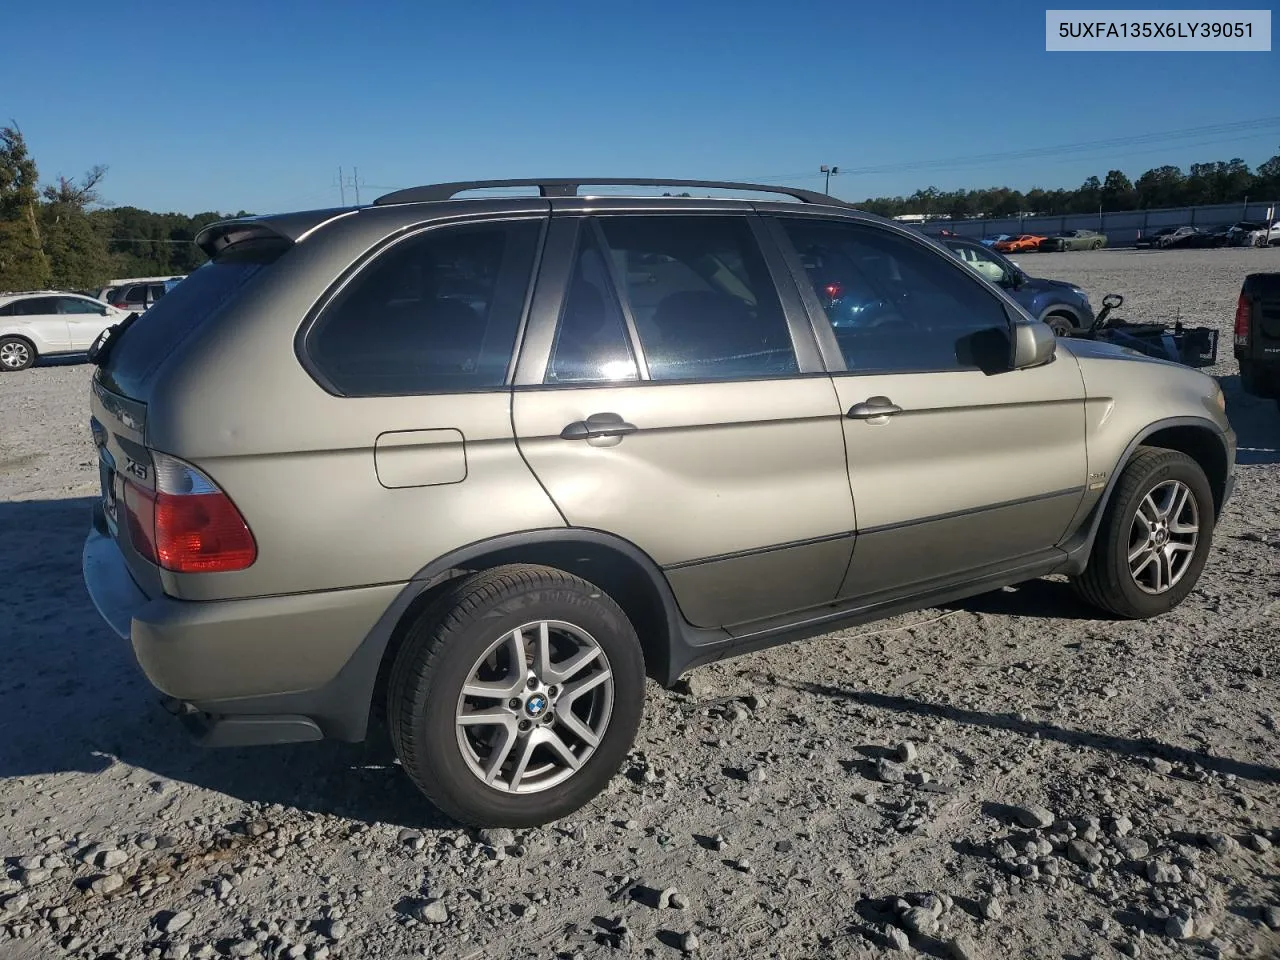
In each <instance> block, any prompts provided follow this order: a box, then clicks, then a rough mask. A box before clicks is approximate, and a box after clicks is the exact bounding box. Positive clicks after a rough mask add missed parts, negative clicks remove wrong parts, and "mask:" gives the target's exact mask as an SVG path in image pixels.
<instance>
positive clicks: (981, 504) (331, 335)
mask: <svg viewBox="0 0 1280 960" xmlns="http://www.w3.org/2000/svg"><path fill="white" fill-rule="evenodd" d="M599 182H600V181H598V180H586V181H579V180H568V179H564V180H550V181H542V182H541V183H539V184H537V186H538V190H539V193H540V196H534V197H504V198H500V199H499V198H488V199H459V194H460V193H462V192H463V191H470V190H473V189H474V188H476V187H478V186H489V187H492V186H513V185H515V186H521V185H525V186H527V185H528V181H515V182H505V183H502V182H486V183H483V184H475V183H470V184H438V185H433V186H426V187H420V188H414V189H409V190H405V191H400V192H397V193H393V194H390V195H388V196H385V197H381V198H379V199H378V200H377V201H376V202H375V203H373V204H372V205H369V206H365V207H361V208H359V209H355V210H352V209H338V210H315V211H310V212H302V213H294V214H285V215H280V216H270V217H255V218H246V219H237V220H230V221H226V222H222V223H218V224H215V225H212V226H209V227H207V228H206V229H205V230H203V231H202V232H201V233H200V234H199V237H198V242H199V244H200V245H201V248H202V249H203V250H204V251H205V252H206V253H208V254H209V255H210V257H211V260H210V261H209V262H208V263H206V264H205V265H203V266H201V267H200V268H198V269H197V270H195V271H194V272H193V273H192V274H191V275H190V276H189V277H188V278H187V279H186V280H184V281H183V282H182V283H180V284H178V286H176V287H175V288H174V289H173V290H172V291H171V292H170V293H168V294H167V295H166V296H165V297H164V299H163V300H161V301H160V302H159V303H158V304H156V306H155V307H153V308H152V309H151V310H150V311H148V312H147V313H145V314H142V315H136V314H135V315H131V316H130V317H129V318H128V319H127V320H126V321H123V322H122V323H121V324H120V325H119V326H117V327H115V328H113V329H114V332H113V333H110V334H108V335H107V337H106V338H105V339H104V340H102V341H99V342H98V343H97V344H96V346H95V349H94V351H93V357H92V359H93V360H94V362H95V363H97V364H98V367H99V369H98V370H97V371H96V372H95V375H94V379H93V383H92V388H91V389H92V394H91V396H90V398H89V408H90V410H91V417H92V419H91V421H90V429H91V430H92V433H93V437H94V440H95V442H96V445H97V448H98V451H99V458H100V468H99V469H100V475H101V485H102V496H101V500H100V501H99V503H98V505H97V509H96V510H95V513H94V518H93V529H92V531H91V532H90V534H89V536H88V538H87V540H86V543H85V548H84V559H83V567H84V578H85V581H86V583H87V585H88V588H89V593H90V595H91V596H92V597H93V600H94V602H95V604H97V607H98V610H99V611H100V612H101V614H102V616H103V618H104V619H105V620H106V621H107V622H108V623H109V624H110V625H111V626H112V628H113V629H114V630H115V631H116V632H117V633H118V634H119V635H120V636H121V637H124V638H128V639H130V640H131V642H132V644H133V650H134V653H135V655H136V656H137V658H138V661H139V663H140V664H141V666H142V670H143V672H144V673H145V674H146V675H147V677H148V678H149V679H150V680H151V682H152V683H153V684H154V685H155V686H156V687H158V688H159V689H160V690H161V691H162V692H163V693H164V694H166V695H167V696H168V697H170V698H171V699H170V701H169V702H170V705H171V706H172V707H173V709H174V710H175V711H176V712H177V713H178V714H179V715H181V716H182V717H184V718H185V719H186V720H187V721H189V722H190V724H191V726H192V728H193V729H195V730H196V731H198V732H199V734H200V736H201V737H202V738H204V740H205V742H207V743H211V744H250V743H267V742H282V741H298V740H316V739H319V738H321V737H334V738H339V739H345V740H360V739H363V738H364V737H365V736H366V734H367V731H368V730H369V729H370V720H371V714H372V715H376V716H379V717H381V718H385V721H386V725H387V727H388V728H389V732H390V739H391V742H392V743H393V745H394V747H395V750H396V753H397V755H398V757H399V759H400V761H401V763H402V764H403V767H404V770H405V771H406V773H407V774H408V775H409V776H410V777H411V778H412V779H413V781H414V782H415V783H416V784H417V785H418V786H419V787H420V788H421V789H422V791H423V792H424V793H426V794H427V795H428V796H429V797H430V798H431V799H432V800H433V801H434V802H435V803H436V804H437V806H439V807H440V808H441V809H442V810H444V811H445V812H446V813H448V814H450V815H451V816H453V817H455V818H457V819H459V820H463V821H466V822H468V823H476V824H488V825H499V824H501V825H507V826H514V825H530V824H537V823H546V822H548V821H550V820H554V819H557V818H558V817H562V816H564V815H566V814H568V813H569V812H571V811H573V810H575V809H577V808H579V807H580V806H582V805H583V804H584V803H586V802H587V801H588V800H590V799H591V798H592V797H594V796H595V795H596V794H597V793H599V791H600V790H601V789H602V788H603V787H604V786H605V785H606V784H607V783H608V781H609V780H610V778H611V777H612V776H613V775H614V774H615V772H616V771H617V769H618V767H619V765H620V764H621V763H622V761H623V758H624V757H625V756H626V753H627V751H628V750H629V748H630V746H631V744H632V742H633V738H634V736H635V734H636V730H637V727H638V724H639V722H640V717H641V711H642V708H643V705H644V694H645V676H646V674H647V675H649V676H650V677H653V678H655V679H656V680H658V681H660V682H661V683H664V684H673V683H674V682H675V681H676V680H677V679H678V678H679V677H680V676H681V675H682V674H683V673H684V672H685V671H687V670H689V669H690V668H691V667H694V666H696V665H698V664H701V663H707V662H709V661H712V660H715V659H718V658H721V657H726V656H731V655H733V654H735V653H742V652H745V651H748V650H756V649H760V648H762V647H766V646H769V645H770V644H776V643H782V642H785V641H790V640H796V639H799V638H802V637H805V636H816V635H819V634H823V633H826V632H829V631H831V630H833V629H836V628H838V627H840V626H841V625H846V624H850V623H855V622H859V621H866V620H872V619H876V618H880V617H884V616H888V615H891V614H894V613H898V612H903V611H907V610H912V609H918V608H920V607H927V606H931V605H935V604H938V603H942V602H946V601H949V600H954V599H956V598H958V597H962V596H966V595H970V594H974V593H981V592H983V591H986V590H991V589H995V588H998V587H1000V586H1004V585H1006V584H1011V583H1016V582H1019V581H1023V580H1028V579H1033V578H1035V577H1039V576H1041V575H1043V574H1050V573H1059V574H1067V575H1069V576H1071V577H1072V578H1074V582H1075V583H1076V585H1077V587H1078V589H1079V591H1080V593H1081V595H1082V596H1084V597H1085V598H1086V599H1087V600H1088V601H1089V602H1090V603H1092V604H1095V605H1096V606H1098V607H1100V608H1102V609H1104V610H1107V611H1109V612H1110V613H1111V614H1113V615H1116V616H1121V617H1138V618H1141V617H1153V616H1158V615H1160V614H1162V613H1165V612H1167V611H1169V610H1171V609H1172V608H1173V607H1174V606H1176V605H1177V604H1178V603H1180V602H1181V601H1182V600H1183V599H1184V598H1185V597H1186V596H1187V595H1188V594H1189V593H1190V591H1191V590H1192V589H1194V587H1195V584H1196V581H1197V578H1198V577H1199V576H1200V572H1201V570H1202V569H1203V567H1204V564H1205V562H1206V560H1207V558H1208V556H1209V549H1210V545H1211V540H1212V535H1213V527H1214V520H1215V518H1216V517H1217V516H1218V512H1219V510H1220V508H1221V506H1222V504H1223V502H1224V501H1225V500H1226V498H1227V497H1228V496H1229V495H1230V492H1231V486H1232V471H1233V469H1234V459H1235V458H1234V453H1235V435H1234V433H1233V432H1232V430H1231V426H1230V424H1229V423H1228V421H1227V419H1226V416H1225V401H1224V399H1223V395H1222V391H1221V390H1220V389H1219V387H1218V384H1217V382H1216V381H1215V380H1214V379H1213V378H1212V377H1209V376H1206V375H1205V374H1203V373H1201V372H1199V371H1197V370H1192V369H1190V368H1188V367H1182V366H1177V365H1175V364H1170V363H1163V362H1160V361H1156V360H1152V359H1150V358H1148V357H1144V356H1143V355H1141V354H1139V353H1137V352H1135V351H1130V350H1120V349H1118V348H1115V347H1112V346H1109V345H1108V344H1105V343H1097V342H1091V341H1086V340H1079V339H1063V340H1059V339H1058V338H1056V337H1055V336H1054V335H1053V333H1052V332H1051V331H1050V330H1049V328H1048V327H1047V326H1046V325H1045V324H1043V323H1041V322H1039V321H1038V320H1037V319H1036V318H1035V317H1033V316H1028V315H1027V313H1026V311H1025V310H1024V309H1023V308H1022V307H1021V306H1019V304H1018V303H1017V302H1016V301H1014V300H1012V299H1010V298H1009V297H1008V296H1007V295H1006V293H1005V291H1003V290H1001V289H1000V288H999V287H997V286H994V285H992V284H990V283H988V282H986V281H985V280H983V279H982V278H981V277H980V276H978V275H977V274H976V273H974V272H973V271H971V270H969V269H967V268H966V267H965V266H964V265H963V264H961V263H960V262H958V261H957V260H956V259H955V258H954V257H953V256H951V255H950V254H948V252H947V251H946V249H945V248H944V247H940V246H938V245H937V244H936V243H935V242H934V241H932V240H929V239H927V238H925V237H923V236H921V235H920V234H919V232H918V231H914V230H910V229H906V228H904V227H902V226H901V225H900V224H896V223H894V222H892V221H888V220H884V219H882V218H880V217H874V216H870V215H867V214H863V213H860V212H858V211H857V210H855V209H853V208H852V207H850V206H848V205H846V204H843V203H841V202H840V201H838V200H835V199H833V198H831V197H828V196H825V195H822V194H816V193H811V192H807V191H803V190H798V191H797V190H789V189H780V188H777V187H760V186H752V185H746V184H724V183H699V182H697V181H679V180H677V181H665V182H664V181H651V180H641V181H638V182H637V181H622V182H621V183H622V184H627V185H637V186H653V185H655V184H657V185H661V186H675V187H687V186H702V187H715V188H717V189H720V190H732V191H734V192H735V193H737V194H738V195H737V196H735V197H732V198H716V199H711V198H700V197H652V196H651V197H644V196H630V197H625V196H609V197H601V196H581V195H578V189H579V186H580V185H582V184H583V183H587V184H595V183H599ZM761 192H764V193H772V194H775V195H776V194H779V193H782V194H784V195H785V194H791V198H790V199H788V200H785V201H784V200H777V199H772V200H763V199H754V200H753V199H749V197H750V193H761ZM744 193H746V194H747V196H746V197H744V196H743V195H742V194H744ZM797 200H799V201H803V202H796V201H797ZM832 287H838V291H837V292H838V293H839V297H838V298H833V297H832V296H831V295H830V288H832ZM833 299H838V300H839V301H840V303H839V309H838V310H835V309H833V308H832V305H831V301H832V300H833ZM126 324H127V326H126ZM684 735H686V734H683V733H680V732H675V731H673V732H672V736H684Z"/></svg>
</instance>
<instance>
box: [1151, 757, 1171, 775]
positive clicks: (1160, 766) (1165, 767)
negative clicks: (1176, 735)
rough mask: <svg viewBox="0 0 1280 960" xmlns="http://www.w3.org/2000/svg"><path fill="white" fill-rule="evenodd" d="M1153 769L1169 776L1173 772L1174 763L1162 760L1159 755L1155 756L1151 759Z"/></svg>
mask: <svg viewBox="0 0 1280 960" xmlns="http://www.w3.org/2000/svg"><path fill="white" fill-rule="evenodd" d="M1151 769H1152V770H1154V771H1155V772H1156V773H1159V774H1162V775H1163V776H1166V777H1167V776H1168V775H1169V774H1171V773H1173V764H1172V763H1170V762H1169V761H1168V760H1161V759H1160V758H1159V757H1153V758H1152V760H1151Z"/></svg>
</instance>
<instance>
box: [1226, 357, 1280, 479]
mask: <svg viewBox="0 0 1280 960" xmlns="http://www.w3.org/2000/svg"><path fill="white" fill-rule="evenodd" d="M1218 383H1219V384H1221V385H1222V392H1223V393H1225V394H1226V395H1227V419H1228V420H1230V421H1231V428H1232V429H1233V430H1235V432H1236V463H1238V464H1242V465H1245V466H1256V465H1259V464H1269V463H1280V407H1277V404H1276V401H1274V400H1263V399H1261V398H1260V397H1251V396H1249V394H1247V393H1245V392H1244V391H1243V390H1242V389H1241V388H1240V377H1239V376H1238V375H1236V374H1232V375H1231V376H1227V377H1219V378H1218Z"/></svg>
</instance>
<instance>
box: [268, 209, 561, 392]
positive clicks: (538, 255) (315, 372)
mask: <svg viewBox="0 0 1280 960" xmlns="http://www.w3.org/2000/svg"><path fill="white" fill-rule="evenodd" d="M530 221H536V222H537V223H538V235H537V238H536V239H535V241H534V251H533V261H532V263H531V264H530V269H529V277H528V280H527V281H526V283H525V289H524V294H523V297H522V302H521V306H520V316H519V319H518V321H517V324H516V331H515V339H514V341H513V342H512V345H511V356H510V357H509V358H508V360H507V368H506V370H505V371H504V373H503V379H502V382H501V383H499V384H494V385H491V386H485V387H472V388H470V389H465V390H459V389H449V390H414V391H407V392H398V393H347V392H345V391H343V390H341V389H339V388H338V386H337V384H335V383H333V381H332V380H330V379H329V377H328V375H327V374H325V372H324V371H323V370H321V369H320V367H319V365H318V364H317V363H316V362H315V360H314V359H313V358H312V356H311V351H310V338H311V335H312V333H313V332H314V330H315V327H316V324H317V323H319V321H320V319H321V318H322V317H323V316H324V314H325V311H326V310H328V309H329V307H330V305H331V304H332V303H333V302H334V300H336V299H337V298H338V297H339V296H341V295H342V293H343V292H344V291H345V290H346V289H347V286H348V285H349V284H351V283H352V282H353V281H354V280H355V279H356V278H357V277H359V276H360V275H361V274H362V273H363V272H364V270H365V268H367V267H368V266H369V265H370V264H372V263H373V262H374V261H375V260H377V259H378V258H379V257H381V256H382V255H383V254H384V253H386V252H387V251H388V250H390V249H391V248H392V247H394V246H397V245H398V244H401V243H404V242H405V241H408V240H412V239H415V238H417V237H421V236H422V235H423V234H425V233H428V232H431V231H435V230H443V229H448V228H451V227H452V228H458V229H466V228H468V227H475V226H481V225H490V224H502V223H527V222H530ZM549 222H550V217H549V216H548V214H547V212H546V211H542V210H540V211H537V212H531V213H518V214H511V213H504V214H494V215H492V216H477V217H470V218H466V219H448V220H434V221H431V222H428V223H418V224H413V225H411V226H408V227H404V228H402V229H400V230H397V231H396V232H395V233H392V234H390V235H388V236H386V237H383V238H382V239H381V240H379V241H378V242H377V243H375V244H373V245H372V246H371V247H369V248H368V249H366V250H365V251H364V252H362V253H361V254H360V255H359V256H358V257H356V259H355V260H354V261H353V262H352V263H351V264H350V265H349V266H348V267H347V268H346V269H344V270H343V271H342V273H340V274H339V275H338V276H337V278H335V279H334V280H333V281H331V282H330V283H329V285H328V286H326V287H325V289H324V290H323V291H322V292H321V294H320V295H319V296H318V297H317V298H316V299H315V301H314V302H313V303H312V304H311V306H310V307H309V308H308V310H307V312H306V313H305V314H304V315H303V317H302V322H301V323H299V324H298V327H297V329H296V330H295V331H294V335H293V353H294V357H295V358H296V359H297V361H298V363H299V364H300V365H301V366H302V369H303V370H304V371H305V372H306V374H307V375H308V376H309V377H310V378H311V379H312V380H313V381H315V383H316V385H317V386H319V387H320V389H322V390H323V391H324V392H325V393H327V394H329V395H330V396H333V397H339V398H342V399H344V400H365V399H371V398H395V397H439V396H455V395H456V396H468V395H472V394H482V393H500V392H505V391H509V390H510V389H511V386H512V381H513V378H514V376H515V370H516V365H517V361H518V358H519V356H520V353H521V348H522V344H523V340H524V337H525V331H526V329H527V327H528V322H529V315H530V307H531V303H532V300H533V293H534V290H535V289H536V285H537V278H538V276H539V273H540V272H541V268H542V257H543V253H544V251H545V249H546V244H547V236H548V226H549Z"/></svg>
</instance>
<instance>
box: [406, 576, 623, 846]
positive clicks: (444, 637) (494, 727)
mask: <svg viewBox="0 0 1280 960" xmlns="http://www.w3.org/2000/svg"><path fill="white" fill-rule="evenodd" d="M544 649H545V650H546V651H547V653H546V658H545V661H544V660H543V658H542V651H543V650H544ZM517 653H519V659H517ZM557 653H559V654H561V656H559V657H557V656H556V654H557ZM574 658H578V659H580V660H581V663H582V665H581V666H579V667H577V668H576V669H573V668H571V667H570V666H569V664H570V661H571V660H574ZM583 658H585V659H583ZM644 682H645V671H644V657H643V655H642V653H641V649H640V641H639V639H638V638H637V636H636V632H635V629H634V628H633V627H632V625H631V622H630V621H629V620H628V619H627V616H626V614H625V613H624V612H623V611H622V609H621V608H620V607H619V606H618V605H617V604H616V603H615V602H614V601H613V599H612V598H610V597H609V596H608V595H606V594H605V593H604V592H603V591H601V590H600V589H599V588H597V587H595V586H593V585H592V584H590V583H588V582H586V581H585V580H582V579H580V578H578V577H575V576H572V575H570V574H568V573H565V572H564V571H562V570H556V569H554V568H551V567H542V566H533V565H523V564H522V565H509V566H502V567H495V568H494V569H492V570H486V571H483V572H481V573H477V574H473V575H471V576H467V577H463V578H460V579H459V581H458V582H457V583H456V584H455V585H453V586H451V587H448V588H446V589H445V590H444V592H443V593H442V595H441V596H440V597H439V598H438V599H437V600H436V601H435V602H434V603H433V604H432V605H431V606H430V607H429V608H428V609H427V610H426V611H424V612H423V614H422V616H421V617H420V618H419V619H418V621H417V622H416V623H415V624H414V625H413V626H412V627H411V628H410V630H409V633H408V635H407V636H406V638H405V641H404V643H403V645H402V646H401V647H400V649H399V651H398V653H397V655H396V659H395V662H394V665H393V666H392V671H391V677H390V683H389V685H388V707H387V715H388V726H389V727H390V732H391V739H392V744H393V746H394V748H395V751H396V755H397V756H398V757H399V758H400V762H401V764H402V765H403V766H404V769H405V772H406V773H408V775H409V777H410V779H412V780H413V782H414V784H415V785H416V786H417V787H418V789H420V790H421V791H422V792H423V793H424V794H425V795H426V796H427V797H428V799H430V800H431V802H432V803H434V804H435V805H436V806H437V807H438V808H439V809H440V810H441V811H442V812H443V813H445V814H447V815H448V816H450V817H452V818H453V819H455V820H457V821H459V822H461V823H464V824H470V825H472V826H486V827H532V826H541V825H544V824H547V823H550V822H551V821H554V820H558V819H560V818H562V817H565V816H567V815H569V814H570V813H573V812H574V811H575V810H577V809H579V808H580V807H582V806H583V805H584V804H586V803H587V802H589V801H590V800H591V799H592V798H593V797H595V796H596V795H597V794H598V793H599V792H600V791H601V790H603V789H604V787H605V786H606V785H607V784H608V782H609V780H610V779H611V778H612V777H613V776H614V774H616V773H617V771H618V768H619V766H620V765H621V764H622V760H623V758H624V757H625V756H626V753H627V751H628V750H629V749H630V748H631V744H632V742H633V741H634V739H635V734H636V730H637V728H638V727H639V724H640V716H641V713H642V711H643V708H644ZM464 686H465V687H467V688H469V689H470V690H472V691H477V690H479V691H482V692H480V693H464ZM479 714H483V716H478V715H479ZM489 718H492V722H489ZM553 740H554V742H552V741H553ZM592 740H594V741H595V742H594V743H592ZM548 744H550V745H548ZM565 751H567V753H566V752H565ZM570 756H572V757H573V759H572V760H571V759H570ZM487 775H488V776H487ZM486 776H487V779H486Z"/></svg>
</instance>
